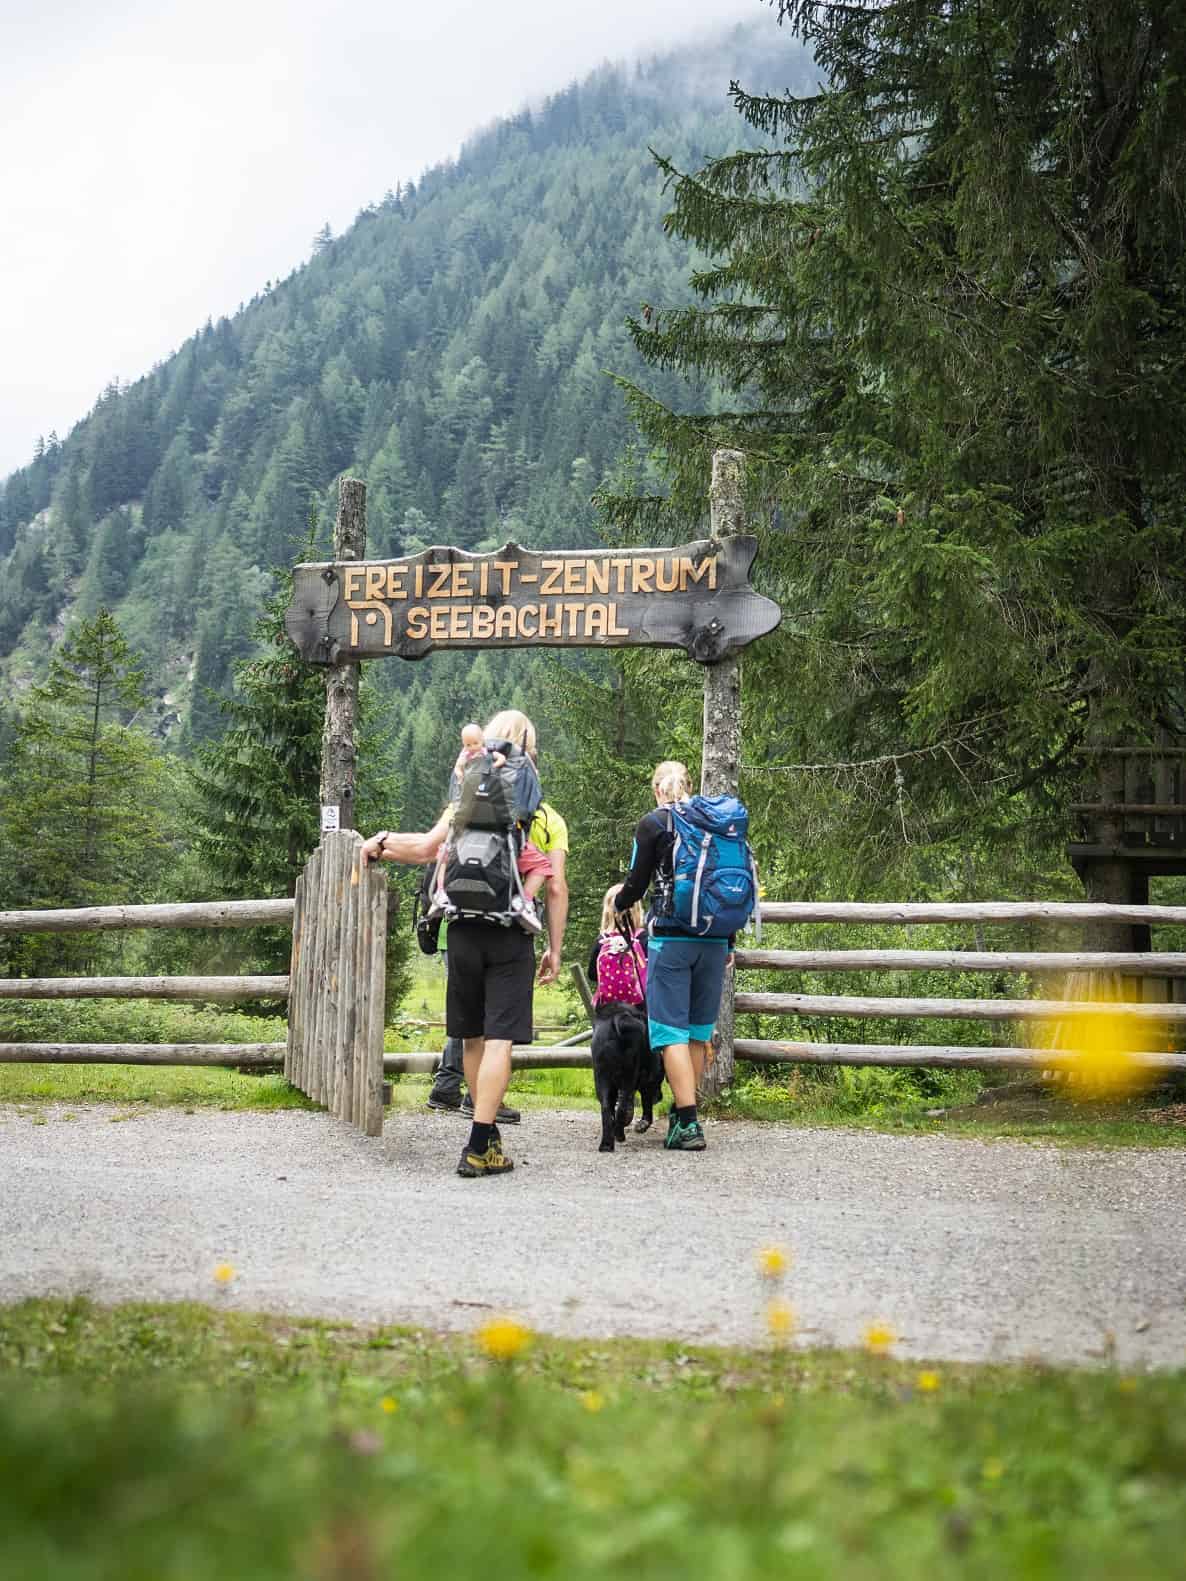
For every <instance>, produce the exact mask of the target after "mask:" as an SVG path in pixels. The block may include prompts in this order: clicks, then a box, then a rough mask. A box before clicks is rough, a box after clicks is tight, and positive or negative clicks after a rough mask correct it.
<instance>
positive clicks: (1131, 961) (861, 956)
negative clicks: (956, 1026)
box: [735, 950, 1186, 977]
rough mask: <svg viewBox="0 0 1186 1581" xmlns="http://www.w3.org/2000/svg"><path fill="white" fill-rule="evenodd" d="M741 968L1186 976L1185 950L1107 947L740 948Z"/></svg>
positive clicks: (794, 970)
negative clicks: (1110, 950)
mask: <svg viewBox="0 0 1186 1581" xmlns="http://www.w3.org/2000/svg"><path fill="white" fill-rule="evenodd" d="M735 960H736V963H737V968H738V970H739V971H757V970H762V969H765V970H769V971H784V972H790V971H793V972H878V971H881V972H928V971H951V972H1030V973H1039V972H1131V973H1136V974H1137V975H1139V976H1141V977H1186V954H1175V953H1173V952H1171V951H1169V950H1165V951H1150V953H1149V954H1147V955H1142V954H1140V953H1138V952H1136V951H1129V952H1127V953H1124V954H1122V953H1119V952H1117V953H1116V954H1114V955H1109V954H1108V953H1107V952H1106V951H1102V950H1078V951H1071V950H1049V951H1042V950H1037V951H1028V952H1020V951H1016V950H1013V951H1006V950H1002V951H1001V952H1000V953H999V954H998V953H997V952H995V951H993V950H984V951H977V950H738V951H737V952H736V955H735Z"/></svg>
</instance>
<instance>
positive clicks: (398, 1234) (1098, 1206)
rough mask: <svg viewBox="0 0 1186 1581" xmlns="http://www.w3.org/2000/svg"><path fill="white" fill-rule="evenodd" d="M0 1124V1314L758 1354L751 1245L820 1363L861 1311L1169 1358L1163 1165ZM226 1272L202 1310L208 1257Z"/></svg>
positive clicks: (332, 1128)
mask: <svg viewBox="0 0 1186 1581" xmlns="http://www.w3.org/2000/svg"><path fill="white" fill-rule="evenodd" d="M42 1112H43V1114H44V1116H45V1119H46V1123H35V1122H34V1119H33V1117H32V1116H30V1115H27V1114H22V1113H20V1112H19V1111H18V1110H16V1109H13V1108H5V1107H2V1106H0V1182H2V1187H0V1301H11V1300H16V1299H19V1298H20V1297H22V1296H28V1295H35V1294H49V1293H63V1292H74V1291H86V1292H88V1293H90V1294H91V1295H93V1296H95V1297H96V1298H98V1299H100V1300H104V1301H121V1300H131V1299H145V1300H182V1299H196V1300H202V1301H210V1300H219V1301H226V1302H227V1303H228V1304H230V1305H233V1306H236V1307H241V1308H245V1309H248V1310H256V1311H258V1310H266V1311H271V1312H281V1313H284V1312H287V1313H294V1314H306V1315H323V1316H329V1317H338V1318H350V1319H359V1320H363V1321H382V1322H399V1323H417V1324H425V1325H429V1326H432V1327H436V1328H468V1327H471V1326H473V1325H474V1324H475V1323H476V1322H477V1321H479V1319H480V1318H481V1317H482V1315H483V1314H484V1313H486V1312H487V1311H488V1310H491V1309H495V1310H508V1311H512V1312H515V1313H516V1314H518V1315H519V1316H520V1317H522V1318H524V1319H525V1320H526V1321H528V1322H530V1323H531V1324H533V1325H534V1326H536V1327H537V1328H540V1329H543V1330H547V1331H550V1332H552V1333H557V1334H584V1335H593V1336H611V1335H616V1334H630V1335H643V1336H647V1335H652V1336H654V1335H665V1336H671V1337H679V1338H686V1339H698V1340H704V1341H717V1342H721V1343H732V1342H749V1341H753V1340H755V1339H758V1338H760V1337H761V1336H762V1334H763V1324H762V1292H761V1291H760V1290H759V1288H758V1281H757V1278H756V1275H755V1272H754V1266H753V1255H754V1251H755V1249H756V1248H757V1247H759V1246H761V1245H764V1244H767V1243H769V1242H778V1243H781V1244H784V1245H786V1246H788V1247H790V1248H791V1249H792V1250H793V1252H794V1255H795V1266H794V1269H793V1272H792V1275H791V1277H790V1280H789V1281H788V1287H787V1294H788V1296H789V1297H790V1299H791V1300H792V1301H793V1303H794V1305H795V1307H796V1309H797V1311H798V1313H799V1315H800V1320H801V1322H802V1324H803V1325H804V1328H805V1331H806V1338H807V1339H809V1340H810V1342H811V1343H815V1344H825V1343H840V1344H848V1343H852V1342H854V1341H855V1340H857V1339H858V1337H859V1335H860V1333H861V1330H862V1328H863V1327H864V1325H865V1324H866V1323H868V1322H869V1321H870V1320H872V1319H874V1318H879V1319H884V1320H886V1321H888V1322H889V1323H891V1324H892V1325H893V1327H894V1328H895V1329H896V1330H897V1331H898V1333H899V1334H900V1335H901V1336H902V1341H901V1345H900V1347H899V1349H900V1353H902V1354H908V1355H915V1356H919V1357H923V1356H927V1357H934V1358H945V1359H985V1358H1002V1359H1003V1358H1006V1357H1023V1356H1035V1357H1043V1358H1046V1359H1048V1360H1059V1361H1075V1362H1086V1361H1091V1360H1092V1359H1094V1358H1097V1357H1099V1356H1101V1355H1102V1354H1104V1352H1105V1347H1106V1346H1107V1345H1108V1344H1109V1343H1110V1341H1109V1340H1108V1336H1109V1335H1114V1345H1115V1355H1116V1357H1117V1359H1118V1360H1119V1361H1120V1362H1121V1363H1123V1364H1124V1365H1140V1364H1148V1365H1160V1366H1164V1365H1174V1364H1179V1363H1183V1362H1186V1255H1184V1252H1183V1240H1184V1236H1183V1210H1184V1209H1186V1171H1184V1169H1183V1157H1182V1154H1181V1153H1178V1152H1176V1151H1171V1150H1166V1151H1149V1152H1138V1151H1135V1150H1131V1149H1126V1150H1122V1151H1116V1152H1086V1151H1081V1150H1059V1149H1054V1148H1043V1147H1036V1146H1031V1145H1024V1144H1017V1143H1008V1142H991V1143H985V1142H977V1141H968V1140H946V1139H944V1138H942V1137H919V1136H904V1137H891V1136H879V1135H871V1134H868V1133H851V1132H842V1131H831V1130H829V1131H804V1130H798V1129H795V1128H793V1127H790V1126H783V1125H763V1126H758V1125H752V1124H738V1123H733V1124H716V1125H714V1124H711V1123H710V1125H709V1126H708V1137H709V1149H708V1151H707V1152H705V1153H703V1154H699V1155H694V1154H689V1155H685V1154H671V1155H669V1154H665V1153H664V1152H663V1151H662V1149H661V1147H660V1145H659V1141H658V1137H657V1134H656V1133H654V1132H652V1133H651V1134H650V1135H648V1136H646V1137H635V1136H633V1135H632V1136H631V1137H630V1138H629V1140H628V1141H627V1143H626V1145H625V1147H624V1148H621V1147H620V1148H619V1149H618V1151H617V1152H616V1153H615V1154H614V1155H613V1156H612V1157H611V1156H607V1155H602V1154H599V1153H598V1152H597V1151H596V1141H597V1135H598V1122H597V1117H596V1116H595V1115H593V1114H590V1113H573V1112H568V1113H565V1112H545V1111H529V1112H528V1114H527V1116H526V1119H525V1122H524V1124H523V1125H522V1126H521V1127H519V1128H518V1130H515V1131H512V1130H510V1129H509V1128H508V1135H507V1146H508V1151H509V1152H511V1154H512V1156H513V1157H514V1158H515V1160H516V1170H515V1173H514V1174H513V1175H512V1176H510V1177H509V1178H506V1179H503V1180H497V1181H481V1180H479V1181H469V1180H461V1179H458V1178H457V1176H456V1175H454V1174H453V1173H452V1168H453V1165H454V1164H455V1162H456V1158H457V1154H458V1153H459V1151H460V1147H461V1143H462V1141H463V1140H464V1136H465V1129H464V1123H463V1122H462V1121H461V1120H459V1119H458V1118H457V1117H455V1116H451V1115H436V1114H431V1113H429V1112H427V1111H424V1112H417V1113H405V1112H401V1113H396V1114H395V1115H393V1116H392V1118H391V1119H389V1120H388V1122H387V1128H386V1134H385V1135H384V1136H383V1137H382V1139H381V1140H378V1141H374V1140H370V1141H368V1140H367V1139H366V1138H364V1137H361V1136H358V1135H356V1134H355V1133H353V1132H352V1131H350V1130H348V1129H347V1128H346V1127H345V1126H343V1125H340V1124H339V1123H338V1122H336V1121H334V1120H332V1119H330V1118H329V1117H328V1116H326V1115H322V1114H314V1113H309V1112H301V1111H283V1110H282V1111H273V1112H268V1113H259V1114H254V1113H247V1112H240V1113H220V1112H211V1111H206V1110H198V1111H196V1112H194V1113H192V1114H186V1113H183V1112H181V1111H178V1110H176V1109H155V1110H154V1109H149V1110H143V1111H137V1112H136V1114H135V1116H134V1118H128V1119H124V1118H121V1117H122V1116H123V1115H126V1113H127V1111H126V1110H119V1109H111V1108H107V1107H94V1108H75V1109H73V1110H64V1109H53V1108H49V1109H46V1110H44V1111H42ZM220 1262H229V1263H231V1264H232V1265H233V1266H234V1267H235V1269H236V1270H237V1278H236V1280H235V1283H234V1284H233V1285H232V1286H231V1287H230V1288H229V1289H227V1290H225V1291H223V1290H218V1291H216V1287H215V1285H214V1284H213V1282H212V1278H211V1275H212V1271H213V1269H214V1267H215V1265H216V1264H217V1263H220Z"/></svg>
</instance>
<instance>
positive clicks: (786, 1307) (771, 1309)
mask: <svg viewBox="0 0 1186 1581" xmlns="http://www.w3.org/2000/svg"><path fill="white" fill-rule="evenodd" d="M766 1327H767V1328H768V1329H769V1330H770V1334H771V1337H772V1338H773V1339H788V1338H789V1337H790V1336H791V1335H792V1334H793V1333H794V1332H795V1309H794V1307H793V1306H791V1304H790V1302H788V1301H771V1303H770V1304H769V1306H768V1307H767V1308H766Z"/></svg>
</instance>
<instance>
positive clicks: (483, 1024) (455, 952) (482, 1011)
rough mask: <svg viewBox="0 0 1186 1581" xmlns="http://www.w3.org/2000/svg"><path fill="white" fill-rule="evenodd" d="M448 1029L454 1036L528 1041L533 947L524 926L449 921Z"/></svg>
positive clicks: (529, 1039)
mask: <svg viewBox="0 0 1186 1581" xmlns="http://www.w3.org/2000/svg"><path fill="white" fill-rule="evenodd" d="M448 952H449V978H448V988H447V990H446V993H445V1030H446V1032H447V1033H448V1035H449V1036H450V1037H451V1038H510V1040H511V1042H512V1043H530V1042H531V1037H532V1025H531V998H532V994H533V993H534V991H535V949H534V947H533V945H532V941H531V938H530V936H529V935H528V934H526V933H524V932H523V930H522V929H521V928H518V927H515V926H513V925H512V926H511V927H509V928H502V927H499V925H498V924H497V923H493V922H451V923H450V924H449V937H448Z"/></svg>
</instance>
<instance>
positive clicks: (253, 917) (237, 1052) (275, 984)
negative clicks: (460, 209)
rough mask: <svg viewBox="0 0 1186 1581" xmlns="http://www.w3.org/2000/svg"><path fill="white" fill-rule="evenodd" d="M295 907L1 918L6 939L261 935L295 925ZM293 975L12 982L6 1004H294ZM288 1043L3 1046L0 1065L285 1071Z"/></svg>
mask: <svg viewBox="0 0 1186 1581" xmlns="http://www.w3.org/2000/svg"><path fill="white" fill-rule="evenodd" d="M294 905H295V903H294V902H293V901H292V900H287V899H284V898H283V897H281V898H279V899H275V900H199V901H186V902H183V903H179V904H176V905H173V904H169V905H153V906H78V907H72V908H71V909H69V910H54V911H0V934H4V933H94V932H107V931H110V930H112V929H117V928H253V927H259V926H261V925H266V924H272V925H279V926H284V925H286V924H287V925H291V923H292V917H293V910H294ZM289 991H290V984H289V979H288V977H287V976H279V975H277V976H266V977H264V976H254V977H248V976H245V975H244V976H234V977H231V976H225V977H5V978H0V1000H2V999H169V1000H196V1001H197V1002H199V1003H205V1002H221V1003H230V1002H235V1001H241V1000H251V999H288V997H289ZM284 1049H285V1045H284V1044H283V1043H0V1064H54V1065H209V1066H231V1067H236V1066H242V1067H244V1068H248V1067H251V1068H255V1067H258V1068H260V1069H269V1068H275V1067H278V1066H281V1065H283V1063H284Z"/></svg>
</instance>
